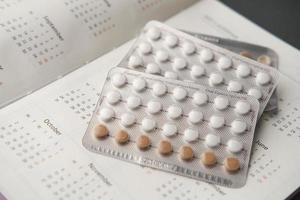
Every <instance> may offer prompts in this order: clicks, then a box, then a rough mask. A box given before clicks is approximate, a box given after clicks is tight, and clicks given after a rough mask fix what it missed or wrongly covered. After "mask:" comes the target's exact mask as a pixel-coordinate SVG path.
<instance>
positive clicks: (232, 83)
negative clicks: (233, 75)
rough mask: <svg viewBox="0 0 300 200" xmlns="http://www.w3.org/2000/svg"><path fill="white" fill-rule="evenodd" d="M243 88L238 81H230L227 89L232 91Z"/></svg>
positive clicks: (238, 90)
mask: <svg viewBox="0 0 300 200" xmlns="http://www.w3.org/2000/svg"><path fill="white" fill-rule="evenodd" d="M242 89H243V86H242V84H241V83H239V82H238V81H229V83H228V86H227V90H228V91H230V92H240V91H241V90H242Z"/></svg>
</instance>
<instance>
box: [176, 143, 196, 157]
mask: <svg viewBox="0 0 300 200" xmlns="http://www.w3.org/2000/svg"><path fill="white" fill-rule="evenodd" d="M179 156H180V158H181V159H182V160H191V159H192V158H193V157H194V152H193V149H192V148H191V147H189V146H182V147H180V149H179Z"/></svg>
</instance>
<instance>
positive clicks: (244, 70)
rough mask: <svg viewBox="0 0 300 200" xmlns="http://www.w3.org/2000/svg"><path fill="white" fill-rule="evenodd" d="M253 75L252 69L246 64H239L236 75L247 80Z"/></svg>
mask: <svg viewBox="0 0 300 200" xmlns="http://www.w3.org/2000/svg"><path fill="white" fill-rule="evenodd" d="M250 74H251V68H250V67H249V66H248V65H246V64H239V66H238V67H237V69H236V75H237V76H238V77H240V78H246V77H247V76H249V75H250Z"/></svg>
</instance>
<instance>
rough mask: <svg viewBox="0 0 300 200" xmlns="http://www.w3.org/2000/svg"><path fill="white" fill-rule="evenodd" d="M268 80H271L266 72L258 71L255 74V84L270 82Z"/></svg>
mask: <svg viewBox="0 0 300 200" xmlns="http://www.w3.org/2000/svg"><path fill="white" fill-rule="evenodd" d="M270 81H271V76H270V75H269V74H267V73H264V72H259V73H258V74H257V75H256V84H257V85H266V84H268V83H270Z"/></svg>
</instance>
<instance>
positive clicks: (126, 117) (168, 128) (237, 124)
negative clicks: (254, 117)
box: [99, 108, 247, 153]
mask: <svg viewBox="0 0 300 200" xmlns="http://www.w3.org/2000/svg"><path fill="white" fill-rule="evenodd" d="M113 113H114V111H113V110H112V109H110V108H103V109H101V110H100V114H99V121H104V122H109V121H111V120H113V119H116V118H114V117H113ZM108 115H109V117H108ZM214 117H215V116H213V117H212V119H211V122H210V123H209V124H210V126H212V124H214V123H220V122H219V121H214V120H215V118H214ZM119 120H120V124H121V125H122V126H123V127H125V128H126V127H130V126H132V125H134V124H140V125H141V129H142V130H143V131H144V132H146V133H150V132H151V131H154V130H157V129H160V130H161V134H162V135H164V136H166V137H174V136H176V135H178V134H179V133H178V127H177V125H176V124H175V123H170V122H166V123H165V124H164V125H163V126H162V127H161V128H159V127H157V123H156V121H155V120H153V119H150V118H144V119H143V120H142V122H141V123H137V122H136V120H137V119H136V117H135V116H134V114H132V113H123V114H122V115H121V117H120V118H119ZM214 125H215V124H214ZM231 125H232V126H231V132H232V133H233V134H235V135H238V134H241V133H244V132H245V131H246V128H247V125H246V123H245V122H243V121H240V120H235V121H233V122H232V123H231ZM181 135H183V140H184V141H185V142H195V141H197V140H199V139H200V138H199V131H198V130H197V129H193V128H187V129H186V130H185V131H184V132H183V133H182V134H181ZM205 143H206V145H207V146H208V147H211V148H213V147H218V146H219V145H221V137H220V136H218V135H215V134H212V133H208V134H207V135H206V137H205ZM226 146H227V148H228V150H229V151H230V152H232V153H237V152H240V151H241V150H242V149H243V144H242V143H241V142H239V141H238V140H236V139H230V140H229V141H228V142H227V145H226Z"/></svg>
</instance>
